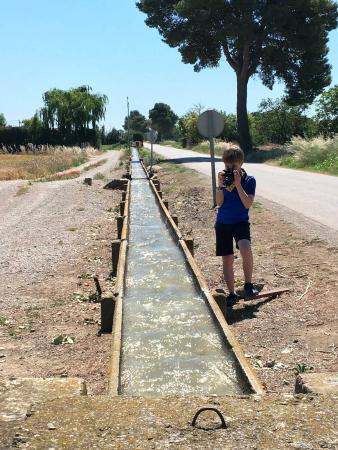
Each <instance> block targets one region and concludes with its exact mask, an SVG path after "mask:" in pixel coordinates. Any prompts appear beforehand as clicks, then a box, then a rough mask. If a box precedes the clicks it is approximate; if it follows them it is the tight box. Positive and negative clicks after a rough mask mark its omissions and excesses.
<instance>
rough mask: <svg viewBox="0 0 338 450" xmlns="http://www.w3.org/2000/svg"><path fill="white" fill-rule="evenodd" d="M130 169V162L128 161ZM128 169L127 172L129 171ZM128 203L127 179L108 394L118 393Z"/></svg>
mask: <svg viewBox="0 0 338 450" xmlns="http://www.w3.org/2000/svg"><path fill="white" fill-rule="evenodd" d="M129 170H130V163H129ZM129 170H128V172H129ZM122 203H123V205H122ZM129 205H130V180H128V181H127V184H126V190H125V191H123V192H122V201H121V203H120V214H121V216H120V217H122V218H123V225H122V230H121V234H120V236H119V238H120V241H121V244H120V248H119V255H118V263H117V270H116V281H115V287H114V298H115V306H114V314H113V325H112V343H111V356H110V362H109V367H108V393H109V395H110V396H117V395H119V384H120V383H119V380H120V360H121V338H122V302H123V297H124V288H125V272H126V268H127V266H126V265H127V252H128V236H129Z"/></svg>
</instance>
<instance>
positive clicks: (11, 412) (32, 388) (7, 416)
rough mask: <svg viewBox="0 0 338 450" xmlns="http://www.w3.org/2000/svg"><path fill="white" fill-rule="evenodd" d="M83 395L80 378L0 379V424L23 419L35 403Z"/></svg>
mask: <svg viewBox="0 0 338 450" xmlns="http://www.w3.org/2000/svg"><path fill="white" fill-rule="evenodd" d="M85 394H86V385H85V382H84V381H83V380H82V379H80V378H15V379H2V380H1V379H0V423H1V422H11V421H15V420H22V419H24V418H25V417H26V416H27V414H29V411H30V409H31V407H32V405H34V404H35V403H37V402H41V401H45V400H51V399H54V398H61V397H69V396H73V395H85Z"/></svg>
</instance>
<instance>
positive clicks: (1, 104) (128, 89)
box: [0, 0, 338, 128]
mask: <svg viewBox="0 0 338 450" xmlns="http://www.w3.org/2000/svg"><path fill="white" fill-rule="evenodd" d="M0 7H1V26H0V42H1V43H2V49H1V71H0V112H3V113H4V114H5V117H6V119H7V121H8V122H9V124H10V125H15V124H18V120H22V119H25V118H29V117H31V116H32V115H33V114H34V112H35V111H36V110H37V109H38V108H40V107H41V106H42V93H43V92H45V91H47V90H48V89H51V88H54V87H56V88H60V89H68V88H70V87H76V86H79V85H83V84H86V85H90V86H92V88H93V90H94V92H101V93H104V94H106V95H107V96H108V98H109V105H108V107H107V114H106V120H105V124H106V126H107V127H108V128H111V127H112V126H114V127H116V128H120V127H121V125H122V123H123V120H124V117H125V115H126V97H127V95H128V96H129V98H130V107H131V109H138V110H139V111H140V112H141V113H143V114H144V115H146V116H147V115H148V112H149V109H151V108H152V107H153V105H154V103H155V102H165V103H168V104H169V105H170V106H171V107H172V108H173V110H174V111H175V112H176V113H177V114H178V115H182V114H184V113H185V112H186V111H187V110H188V109H189V108H191V107H192V106H193V105H194V104H202V105H203V106H204V107H211V108H216V109H222V110H225V111H227V112H235V105H236V83H235V75H234V73H233V71H232V69H230V67H229V66H228V65H227V64H226V63H225V62H223V63H221V65H220V67H219V68H217V69H212V70H204V71H202V72H200V73H197V74H196V73H195V72H194V71H193V68H192V66H190V65H185V64H183V63H182V62H181V56H180V54H179V52H178V51H177V50H176V49H171V48H169V47H168V46H167V45H166V44H164V43H163V42H162V41H161V38H160V36H159V34H158V32H157V31H156V30H154V29H150V28H148V27H147V26H146V25H145V23H144V19H145V16H144V15H143V14H142V13H140V12H139V11H138V10H137V8H136V7H135V1H134V0H71V1H69V0H57V1H56V0H48V1H46V0H30V1H27V0H0ZM329 46H330V55H329V59H330V63H331V64H332V66H333V70H332V81H333V83H332V84H337V83H338V58H337V56H338V30H336V31H334V32H332V33H331V34H330V43H329ZM282 92H283V89H282V86H280V85H277V86H275V88H274V90H273V91H272V92H271V91H269V90H268V89H266V88H265V87H264V86H262V84H261V82H260V80H259V79H258V78H257V79H253V80H251V81H250V84H249V95H248V108H249V110H251V111H253V110H255V109H256V108H257V106H258V104H259V102H260V101H261V99H262V98H267V97H272V98H275V97H279V96H280V95H281V94H282Z"/></svg>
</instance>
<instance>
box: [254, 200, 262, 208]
mask: <svg viewBox="0 0 338 450" xmlns="http://www.w3.org/2000/svg"><path fill="white" fill-rule="evenodd" d="M252 207H253V209H257V210H262V209H263V206H262V204H261V203H260V202H257V201H256V200H255V201H254V202H253V205H252Z"/></svg>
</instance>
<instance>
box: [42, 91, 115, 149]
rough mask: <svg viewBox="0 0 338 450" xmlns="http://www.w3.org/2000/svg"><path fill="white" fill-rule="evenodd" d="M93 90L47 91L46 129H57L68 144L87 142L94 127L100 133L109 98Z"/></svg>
mask: <svg viewBox="0 0 338 450" xmlns="http://www.w3.org/2000/svg"><path fill="white" fill-rule="evenodd" d="M91 91H92V88H91V87H90V86H80V87H78V88H74V89H69V90H68V91H63V90H61V89H51V90H49V91H47V92H45V93H44V94H43V101H44V104H45V106H44V107H43V108H42V109H41V118H42V121H43V124H44V126H45V127H46V128H49V129H54V128H57V129H58V130H59V132H60V134H61V136H62V137H63V138H64V140H65V141H67V140H74V139H75V140H81V139H84V138H85V135H86V130H88V129H90V127H91V128H92V129H93V130H94V131H95V132H98V122H99V121H100V120H102V119H104V117H105V112H106V105H107V102H108V98H107V96H106V95H101V94H92V93H91Z"/></svg>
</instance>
